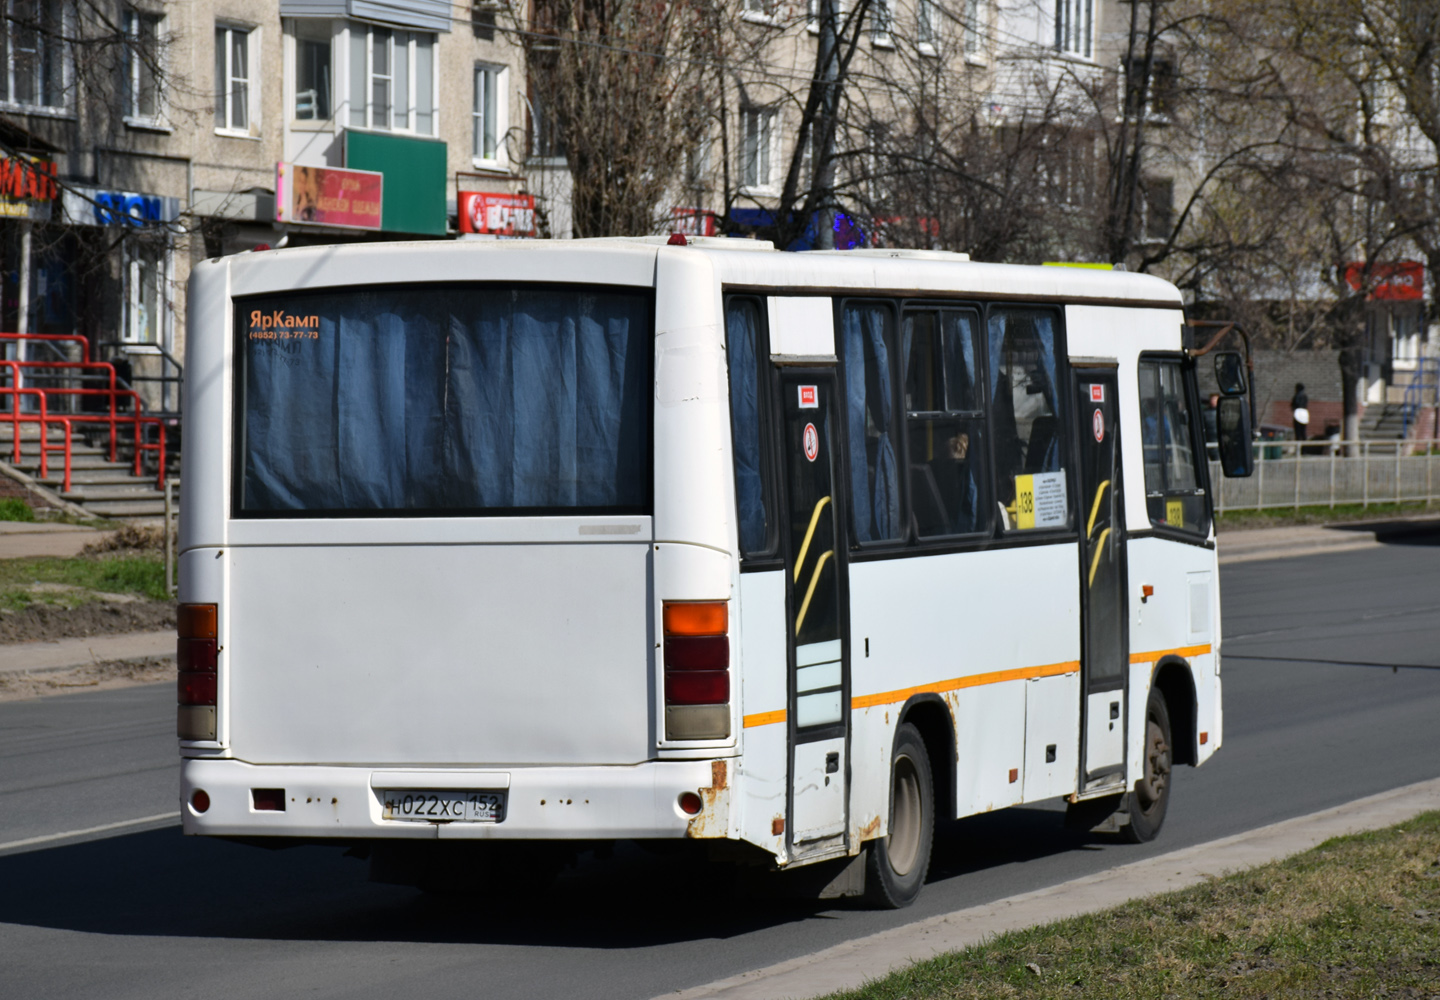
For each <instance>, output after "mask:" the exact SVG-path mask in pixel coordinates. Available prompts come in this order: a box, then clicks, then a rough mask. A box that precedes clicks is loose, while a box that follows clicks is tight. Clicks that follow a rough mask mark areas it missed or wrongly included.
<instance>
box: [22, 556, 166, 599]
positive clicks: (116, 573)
mask: <svg viewBox="0 0 1440 1000" xmlns="http://www.w3.org/2000/svg"><path fill="white" fill-rule="evenodd" d="M37 583H42V584H43V583H49V584H61V585H63V586H67V587H76V588H80V591H81V592H83V591H103V592H105V593H111V594H138V595H140V596H142V597H148V598H149V599H150V600H152V601H163V600H167V599H168V598H167V595H166V593H165V560H164V558H163V557H162V556H160V555H159V554H156V555H154V556H150V555H121V556H99V557H95V556H77V557H75V558H73V559H58V558H53V557H49V556H41V557H36V558H29V559H4V560H0V607H3V608H7V609H10V610H19V609H22V608H25V607H28V606H29V605H31V604H35V603H39V602H44V603H61V604H74V603H76V601H77V600H83V599H84V595H83V593H81V592H77V593H71V594H65V593H52V592H40V593H37V592H34V591H32V590H30V589H29V588H30V587H31V586H32V585H34V584H37Z"/></svg>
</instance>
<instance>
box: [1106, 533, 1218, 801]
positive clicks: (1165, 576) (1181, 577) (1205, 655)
mask: <svg viewBox="0 0 1440 1000" xmlns="http://www.w3.org/2000/svg"><path fill="white" fill-rule="evenodd" d="M1146 524H1147V525H1148V522H1146ZM1129 560H1130V585H1131V590H1132V593H1133V594H1134V595H1136V596H1135V597H1134V598H1133V599H1132V600H1131V602H1130V615H1131V624H1130V653H1131V663H1132V669H1133V671H1134V672H1133V673H1132V675H1131V680H1132V687H1131V700H1130V713H1129V734H1128V735H1129V742H1130V751H1131V752H1130V753H1129V755H1128V756H1129V765H1128V768H1127V770H1128V771H1129V779H1130V781H1131V782H1134V781H1136V780H1138V779H1139V778H1140V777H1141V776H1142V772H1141V768H1142V767H1143V764H1144V759H1143V757H1142V755H1141V746H1142V744H1143V740H1144V733H1145V713H1144V706H1145V698H1146V696H1147V695H1148V694H1149V690H1150V680H1151V676H1152V674H1153V672H1154V669H1155V665H1156V664H1157V663H1158V662H1159V661H1160V660H1161V658H1163V657H1164V656H1166V655H1167V654H1169V655H1175V656H1179V657H1180V658H1181V659H1183V660H1185V661H1186V662H1187V663H1189V665H1190V673H1191V678H1192V680H1193V682H1194V685H1195V697H1196V702H1197V709H1198V711H1197V713H1196V714H1197V718H1196V732H1197V733H1198V732H1205V733H1207V734H1209V735H1210V739H1208V740H1207V742H1206V743H1205V744H1204V745H1197V746H1196V747H1195V750H1196V751H1197V754H1198V756H1197V759H1198V760H1204V759H1205V758H1207V757H1209V756H1210V754H1212V753H1213V752H1214V750H1215V746H1214V743H1215V742H1217V741H1218V737H1219V733H1218V726H1216V725H1215V722H1216V720H1217V718H1218V715H1217V707H1216V706H1217V702H1218V700H1219V688H1218V685H1217V684H1216V683H1215V656H1214V653H1213V649H1214V643H1215V638H1216V633H1215V620H1216V611H1215V595H1216V593H1217V591H1216V587H1215V572H1216V568H1215V551H1214V550H1213V549H1207V548H1204V547H1202V546H1199V545H1190V544H1186V543H1184V542H1177V541H1172V540H1170V539H1166V538H1158V537H1150V538H1136V539H1132V540H1131V541H1130V543H1129ZM1146 585H1149V586H1151V587H1153V588H1154V593H1153V594H1151V596H1150V597H1149V598H1148V599H1146V600H1145V601H1144V602H1141V601H1140V600H1139V599H1138V595H1139V593H1140V592H1141V588H1143V587H1145V586H1146Z"/></svg>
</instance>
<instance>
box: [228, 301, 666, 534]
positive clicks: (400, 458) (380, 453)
mask: <svg viewBox="0 0 1440 1000" xmlns="http://www.w3.org/2000/svg"><path fill="white" fill-rule="evenodd" d="M236 328H237V330H238V332H239V344H238V351H237V353H238V354H239V355H240V356H241V359H242V365H241V371H240V374H239V380H240V386H239V388H240V390H241V391H240V393H239V396H240V405H239V407H238V421H239V427H238V428H237V430H238V431H239V435H238V438H239V446H238V449H237V465H238V468H237V469H236V473H237V475H236V479H237V491H236V492H237V497H236V499H237V504H236V506H237V508H238V513H240V514H241V515H245V514H249V515H252V516H265V515H270V516H277V515H283V516H294V515H296V514H311V515H327V516H347V515H349V516H373V515H375V514H377V513H382V512H397V513H402V512H403V513H409V514H427V513H428V514H433V515H451V516H453V515H457V514H464V513H471V514H492V515H499V514H544V513H554V514H562V513H568V514H583V513H623V514H634V513H646V512H648V510H649V502H650V406H649V403H650V399H651V396H652V393H651V391H650V380H651V379H650V372H651V354H652V350H653V348H652V334H651V321H650V302H649V296H648V295H647V294H645V293H640V292H631V291H614V290H608V289H600V290H590V289H575V288H570V289H559V288H553V287H549V288H537V287H534V286H531V287H528V288H526V287H497V286H494V285H484V286H469V287H457V286H453V285H446V286H415V285H407V286H404V287H382V288H375V287H370V288H365V289H355V290H345V291H338V292H337V291H325V292H306V293H287V294H281V295H267V296H256V297H252V298H246V299H243V300H237V301H236Z"/></svg>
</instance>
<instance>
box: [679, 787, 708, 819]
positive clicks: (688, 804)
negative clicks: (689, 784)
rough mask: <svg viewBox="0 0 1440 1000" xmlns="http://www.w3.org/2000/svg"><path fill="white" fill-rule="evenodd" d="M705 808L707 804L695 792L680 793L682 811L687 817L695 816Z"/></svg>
mask: <svg viewBox="0 0 1440 1000" xmlns="http://www.w3.org/2000/svg"><path fill="white" fill-rule="evenodd" d="M704 807H705V803H703V802H701V801H700V796H698V795H696V794H695V793H694V792H681V793H680V811H681V812H683V813H684V814H685V815H686V816H695V815H697V814H698V813H699V812H700V810H701V809H703V808H704Z"/></svg>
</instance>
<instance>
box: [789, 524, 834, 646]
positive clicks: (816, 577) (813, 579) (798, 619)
mask: <svg viewBox="0 0 1440 1000" xmlns="http://www.w3.org/2000/svg"><path fill="white" fill-rule="evenodd" d="M826 499H829V498H828V497H827V498H826ZM806 541H807V542H808V541H809V539H808V538H807V539H806ZM834 554H835V550H834V549H828V550H826V551H825V552H823V553H821V555H820V558H819V559H817V560H815V572H814V573H811V574H810V586H809V587H808V588H807V589H806V590H805V600H804V601H803V602H802V603H801V605H800V613H799V614H798V615H796V616H795V634H796V635H799V634H800V626H801V625H804V624H805V614H806V612H808V611H809V610H810V598H812V597H814V596H815V584H817V583H819V582H820V571H821V570H822V569H824V568H825V561H826V560H827V559H829V558H830V557H831V556H833V555H834Z"/></svg>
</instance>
